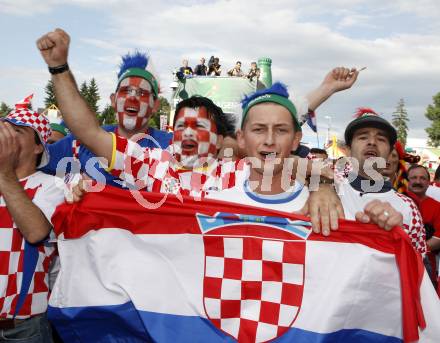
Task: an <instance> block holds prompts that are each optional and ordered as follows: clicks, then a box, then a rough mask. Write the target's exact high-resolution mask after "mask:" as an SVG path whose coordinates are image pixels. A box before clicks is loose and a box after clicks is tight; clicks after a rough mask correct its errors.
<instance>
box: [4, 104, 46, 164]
mask: <svg viewBox="0 0 440 343" xmlns="http://www.w3.org/2000/svg"><path fill="white" fill-rule="evenodd" d="M3 120H6V121H8V122H10V123H11V124H14V125H18V126H29V127H31V128H33V129H34V130H35V132H37V134H38V137H39V138H40V141H41V144H42V145H43V146H44V152H43V156H42V158H41V163H40V165H39V166H38V168H41V167H44V166H45V165H46V164H47V163H48V162H49V153H48V151H47V149H46V142H47V139H48V138H49V136H50V134H51V132H52V131H51V129H50V123H49V119H47V117H46V116H45V115H43V114H39V113H37V112H35V111H32V110H30V109H28V108H19V107H15V109H14V110H12V111H11V112H9V114H8V115H7V116H6V117H4V118H3Z"/></svg>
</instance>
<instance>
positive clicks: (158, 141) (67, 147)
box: [41, 125, 173, 188]
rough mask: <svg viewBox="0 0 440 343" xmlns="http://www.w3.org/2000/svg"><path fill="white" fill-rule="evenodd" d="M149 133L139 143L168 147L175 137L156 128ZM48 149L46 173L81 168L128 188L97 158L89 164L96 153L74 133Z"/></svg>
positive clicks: (112, 127) (100, 179)
mask: <svg viewBox="0 0 440 343" xmlns="http://www.w3.org/2000/svg"><path fill="white" fill-rule="evenodd" d="M102 128H103V129H104V130H105V131H107V132H115V131H116V128H117V126H116V125H107V126H103V127H102ZM148 135H149V136H150V137H151V138H150V139H148V138H143V139H141V140H139V141H137V143H138V144H139V145H141V146H142V147H145V148H158V147H159V148H162V149H166V148H167V147H168V145H169V144H170V142H171V139H172V137H173V135H172V134H171V133H168V132H165V131H161V130H157V129H154V128H149V129H148ZM47 149H48V151H49V157H50V159H49V163H48V164H47V165H46V166H44V167H43V168H41V171H43V172H45V173H48V174H52V175H55V174H57V169H58V176H61V177H64V176H65V174H67V173H77V172H79V170H81V171H82V172H85V173H86V174H87V175H89V176H90V177H91V178H92V179H94V180H96V181H98V182H101V183H104V182H106V184H107V185H112V186H116V187H120V188H126V187H125V185H124V183H123V182H122V181H121V180H119V179H118V178H115V177H114V176H113V175H111V174H109V173H107V172H106V171H105V169H103V168H102V167H101V166H100V164H99V163H98V161H97V160H91V161H90V162H89V164H87V162H88V161H89V160H90V159H91V158H94V159H96V155H95V154H93V153H92V152H91V151H90V150H89V149H87V148H86V147H85V146H83V145H81V144H80V142H79V141H78V140H77V139H76V137H75V136H73V135H72V134H70V135H67V136H66V137H64V138H63V139H60V140H59V141H58V142H56V143H54V144H48V145H47ZM64 157H68V158H69V159H65V160H63V161H62V162H61V163H60V161H61V160H62V159H63V158H64ZM69 161H70V162H69ZM109 163H110V161H109Z"/></svg>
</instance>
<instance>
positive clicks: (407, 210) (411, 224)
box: [338, 109, 426, 254]
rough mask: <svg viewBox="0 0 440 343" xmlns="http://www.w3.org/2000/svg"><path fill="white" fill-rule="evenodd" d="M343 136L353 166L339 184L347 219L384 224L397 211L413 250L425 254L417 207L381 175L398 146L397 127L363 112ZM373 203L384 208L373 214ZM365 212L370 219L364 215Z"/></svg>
mask: <svg viewBox="0 0 440 343" xmlns="http://www.w3.org/2000/svg"><path fill="white" fill-rule="evenodd" d="M344 136H345V142H346V144H347V146H348V152H349V154H348V156H350V157H351V163H352V166H353V170H352V172H351V173H350V175H349V176H348V179H345V180H343V182H341V183H339V184H338V193H339V196H340V197H341V201H342V205H343V207H344V213H345V216H346V218H347V219H355V218H356V219H358V220H360V221H362V222H368V221H369V220H371V219H372V218H374V219H375V220H376V221H378V222H379V223H384V222H386V221H387V220H388V219H389V217H390V211H392V210H394V209H398V210H399V211H400V212H401V213H402V214H403V229H404V230H405V231H406V233H407V234H408V235H409V237H410V239H411V241H412V243H413V246H414V248H415V249H416V250H417V251H419V252H420V253H422V254H425V253H426V241H425V229H424V227H423V222H422V218H421V216H420V213H419V210H418V209H417V206H416V204H415V203H414V202H413V201H412V200H411V199H410V198H408V197H407V196H405V195H403V194H399V193H397V192H396V191H395V190H394V189H393V188H392V185H391V183H390V182H389V181H387V180H385V181H384V179H383V177H382V175H381V174H380V173H379V171H378V170H379V169H380V168H385V166H386V160H387V158H388V156H389V154H390V152H391V149H392V147H393V145H394V143H395V142H396V139H397V133H396V130H395V129H394V127H393V126H392V125H391V124H390V123H389V122H388V121H387V120H385V119H383V118H382V117H380V116H379V115H377V113H376V112H374V111H373V110H371V109H362V110H361V111H359V112H358V113H357V118H356V119H354V120H353V121H351V122H350V123H349V124H348V125H347V127H346V129H345V133H344ZM378 158H379V160H378ZM356 165H357V166H358V168H356ZM356 172H357V174H356ZM372 201H375V202H377V201H382V202H383V206H376V208H375V209H374V211H371V208H370V206H369V205H368V203H371V202H372ZM366 210H368V211H369V212H370V216H366V215H365V214H363V213H362V211H364V212H365V211H366Z"/></svg>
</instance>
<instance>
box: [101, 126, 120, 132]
mask: <svg viewBox="0 0 440 343" xmlns="http://www.w3.org/2000/svg"><path fill="white" fill-rule="evenodd" d="M101 127H102V129H103V130H105V131H107V132H115V131H116V127H117V126H116V125H104V126H101Z"/></svg>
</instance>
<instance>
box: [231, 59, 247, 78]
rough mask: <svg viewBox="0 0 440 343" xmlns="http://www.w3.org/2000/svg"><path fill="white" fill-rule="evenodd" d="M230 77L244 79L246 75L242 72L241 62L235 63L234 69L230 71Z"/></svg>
mask: <svg viewBox="0 0 440 343" xmlns="http://www.w3.org/2000/svg"><path fill="white" fill-rule="evenodd" d="M228 75H229V76H235V77H243V76H244V73H243V71H242V70H241V62H240V61H237V62H236V63H235V66H234V68H232V69H231V70H229V71H228Z"/></svg>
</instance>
